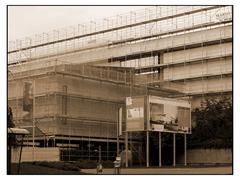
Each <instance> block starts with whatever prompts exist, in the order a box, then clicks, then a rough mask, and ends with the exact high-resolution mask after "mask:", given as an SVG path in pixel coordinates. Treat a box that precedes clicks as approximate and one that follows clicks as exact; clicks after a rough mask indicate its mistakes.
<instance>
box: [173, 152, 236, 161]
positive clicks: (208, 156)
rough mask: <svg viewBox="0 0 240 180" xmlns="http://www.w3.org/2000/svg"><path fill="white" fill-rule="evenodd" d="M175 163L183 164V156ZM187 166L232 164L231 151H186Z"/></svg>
mask: <svg viewBox="0 0 240 180" xmlns="http://www.w3.org/2000/svg"><path fill="white" fill-rule="evenodd" d="M177 163H184V156H181V157H179V159H178V161H177ZM187 163H188V164H201V163H205V164H214V163H220V164H227V163H232V151H231V149H189V150H187Z"/></svg>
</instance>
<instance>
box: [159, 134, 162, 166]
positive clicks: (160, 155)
mask: <svg viewBox="0 0 240 180" xmlns="http://www.w3.org/2000/svg"><path fill="white" fill-rule="evenodd" d="M158 140H159V167H161V166H162V134H161V132H159V138H158Z"/></svg>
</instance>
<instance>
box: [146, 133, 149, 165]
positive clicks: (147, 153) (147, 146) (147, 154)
mask: <svg viewBox="0 0 240 180" xmlns="http://www.w3.org/2000/svg"><path fill="white" fill-rule="evenodd" d="M146 149H147V152H146V156H147V167H149V131H147V143H146Z"/></svg>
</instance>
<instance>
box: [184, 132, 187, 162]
mask: <svg viewBox="0 0 240 180" xmlns="http://www.w3.org/2000/svg"><path fill="white" fill-rule="evenodd" d="M184 166H187V135H186V134H184Z"/></svg>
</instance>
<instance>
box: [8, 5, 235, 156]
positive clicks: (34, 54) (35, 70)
mask: <svg viewBox="0 0 240 180" xmlns="http://www.w3.org/2000/svg"><path fill="white" fill-rule="evenodd" d="M144 95H153V96H161V97H173V98H180V99H187V100H190V101H191V104H192V108H195V107H198V106H199V105H200V102H201V100H203V99H204V98H205V97H209V96H211V97H219V96H230V97H231V96H232V7H231V6H152V7H149V8H147V9H143V10H139V11H136V12H130V13H127V14H119V15H116V16H115V17H111V18H105V19H103V20H102V21H98V22H90V23H89V24H79V25H77V26H72V27H68V28H66V29H61V30H54V31H52V32H51V33H48V34H46V33H43V34H39V35H35V36H34V37H28V38H26V39H23V40H17V41H14V42H9V47H8V105H9V106H10V107H11V108H12V111H13V119H14V122H15V124H16V125H17V126H21V127H24V128H28V129H29V131H31V134H32V135H31V136H29V137H27V138H26V139H25V145H34V146H38V147H59V148H62V149H66V148H67V149H78V150H79V151H80V152H81V153H79V154H78V155H79V158H86V157H87V158H91V156H95V154H96V151H95V150H96V149H97V147H98V146H99V145H101V146H102V153H103V154H102V156H103V158H106V159H108V158H109V159H111V158H113V157H115V156H116V142H117V135H118V131H119V127H118V125H119V123H118V117H119V113H118V112H119V108H121V107H122V108H123V121H122V132H123V135H122V136H120V139H119V142H120V150H123V149H124V132H125V116H126V115H125V114H126V113H125V111H126V110H125V106H126V104H125V100H126V97H132V96H144ZM142 139H143V137H142V136H141V133H139V134H135V135H132V136H131V134H130V136H129V143H130V144H131V148H132V150H133V151H136V152H138V153H141V152H143V148H144V147H142V145H143V144H144V142H143V141H142ZM134 144H135V145H134ZM69 152H70V151H69ZM71 153H73V152H71ZM68 155H69V154H68ZM68 157H70V155H69V156H68Z"/></svg>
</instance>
